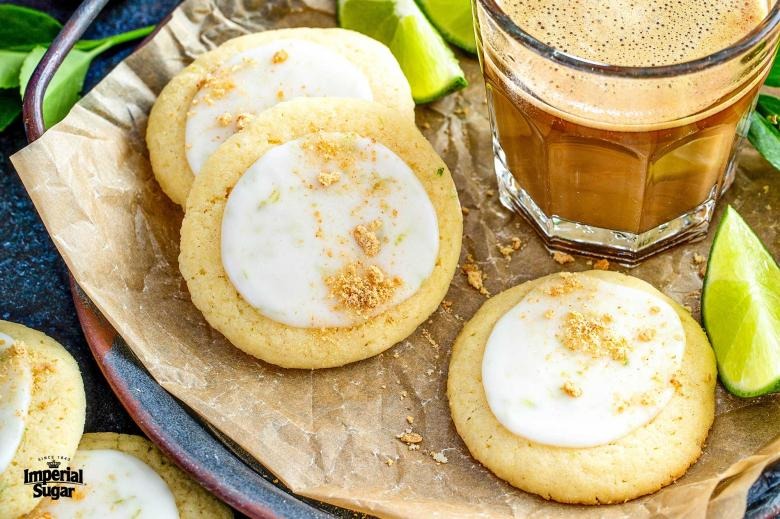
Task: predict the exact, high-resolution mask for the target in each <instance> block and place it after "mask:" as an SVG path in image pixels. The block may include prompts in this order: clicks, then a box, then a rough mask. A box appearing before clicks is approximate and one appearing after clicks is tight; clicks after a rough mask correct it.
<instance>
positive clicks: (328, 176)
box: [317, 170, 341, 187]
mask: <svg viewBox="0 0 780 519" xmlns="http://www.w3.org/2000/svg"><path fill="white" fill-rule="evenodd" d="M340 178H341V171H338V170H336V171H321V172H320V174H319V175H317V180H319V182H320V184H322V185H323V186H325V187H328V186H331V185H333V184H335V183H336V182H338V181H339V179H340Z"/></svg>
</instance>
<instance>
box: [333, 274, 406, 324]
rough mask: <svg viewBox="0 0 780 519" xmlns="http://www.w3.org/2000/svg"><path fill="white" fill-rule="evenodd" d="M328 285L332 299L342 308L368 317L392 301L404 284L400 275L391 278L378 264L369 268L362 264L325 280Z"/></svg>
mask: <svg viewBox="0 0 780 519" xmlns="http://www.w3.org/2000/svg"><path fill="white" fill-rule="evenodd" d="M325 284H326V285H327V287H328V288H329V289H330V295H331V297H333V298H335V299H336V300H337V301H338V302H339V304H340V306H341V307H343V308H344V309H346V310H348V311H351V312H353V313H355V314H357V315H361V316H367V315H368V314H369V313H370V312H372V311H373V310H374V309H376V308H377V307H379V306H380V305H383V304H385V303H387V302H388V301H390V300H391V299H392V298H393V294H394V293H395V290H396V289H397V288H398V287H399V286H401V285H402V284H403V281H402V280H401V278H399V277H397V276H396V277H393V278H387V276H386V275H385V273H384V272H382V269H380V268H379V267H377V266H376V265H370V266H369V267H368V268H366V267H364V266H363V264H362V263H360V262H359V261H358V262H354V263H350V264H349V265H347V266H346V267H344V268H343V269H342V270H341V271H340V272H338V273H337V274H334V275H332V276H328V277H327V278H325Z"/></svg>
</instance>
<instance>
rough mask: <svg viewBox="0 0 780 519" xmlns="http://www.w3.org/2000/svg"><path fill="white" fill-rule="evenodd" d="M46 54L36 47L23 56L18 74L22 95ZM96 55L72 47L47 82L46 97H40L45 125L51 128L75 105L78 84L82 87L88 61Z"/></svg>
mask: <svg viewBox="0 0 780 519" xmlns="http://www.w3.org/2000/svg"><path fill="white" fill-rule="evenodd" d="M45 53H46V49H45V48H43V47H36V48H34V49H33V50H32V52H30V54H28V55H27V58H25V60H24V63H23V64H22V70H21V73H20V75H19V79H20V83H21V89H20V91H21V94H22V96H24V91H25V90H26V89H27V83H28V82H29V81H30V76H32V73H33V70H35V67H36V66H37V65H38V62H39V61H40V60H41V58H42V57H43V55H44V54H45ZM96 55H97V53H95V51H91V52H82V51H80V50H72V51H70V53H69V54H68V56H67V57H66V58H65V61H63V62H62V65H61V66H60V68H59V70H58V71H57V73H56V74H55V75H54V77H53V78H52V80H51V83H49V88H47V89H46V97H44V100H43V119H44V122H45V123H46V128H50V127H51V126H53V125H54V124H57V123H58V122H60V121H61V120H62V119H63V118H64V117H65V116H66V115H67V114H68V112H69V111H70V109H71V108H72V107H73V105H74V104H76V101H78V99H79V92H81V87H83V86H84V78H85V77H86V76H87V70H89V64H90V63H91V62H92V59H93V58H94V57H95V56H96Z"/></svg>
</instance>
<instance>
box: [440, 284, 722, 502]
mask: <svg viewBox="0 0 780 519" xmlns="http://www.w3.org/2000/svg"><path fill="white" fill-rule="evenodd" d="M715 379H716V370H715V359H714V356H713V353H712V349H711V348H710V345H709V343H708V342H707V338H706V336H705V335H704V332H703V331H702V330H701V328H700V327H699V325H698V324H697V323H696V321H694V319H693V318H692V317H691V316H690V314H689V313H688V312H686V311H685V310H684V309H683V308H681V307H680V306H679V305H677V304H676V303H674V302H673V301H672V300H671V299H669V298H667V297H666V296H664V295H663V294H661V293H660V292H658V291H657V290H656V289H655V288H653V287H652V286H651V285H649V284H647V283H645V282H644V281H641V280H639V279H636V278H633V277H629V276H625V275H623V274H618V273H615V272H602V271H589V272H584V273H578V274H571V273H562V274H553V275H550V276H546V277H543V278H540V279H537V280H534V281H529V282H527V283H523V284H522V285H519V286H516V287H514V288H511V289H509V290H507V291H505V292H502V293H500V294H498V295H496V296H495V297H493V298H491V299H489V300H488V301H487V302H486V303H485V304H484V305H483V306H482V308H481V309H480V310H479V311H478V312H477V313H476V315H475V316H474V317H473V318H472V319H471V320H470V321H469V322H468V323H467V324H466V326H465V327H464V328H463V331H462V332H461V333H460V335H459V337H458V339H457V341H456V342H455V345H454V347H453V352H452V359H451V361H450V371H449V378H448V387H447V394H448V397H449V401H450V409H451V412H452V418H453V421H454V422H455V426H456V428H457V430H458V434H460V436H461V437H462V438H463V441H464V442H465V443H466V446H467V447H468V449H469V450H470V451H471V454H472V455H473V456H474V457H475V458H476V459H477V460H479V461H480V462H481V463H482V464H483V465H485V466H486V467H487V468H488V469H490V470H491V471H493V472H494V473H495V474H496V475H497V476H498V477H500V478H502V479H504V480H506V481H507V482H509V483H511V484H512V485H514V486H516V487H518V488H521V489H523V490H526V491H528V492H532V493H535V494H539V495H540V496H542V497H544V498H545V499H553V500H556V501H560V502H564V503H580V504H599V503H617V502H623V501H627V500H629V499H633V498H635V497H638V496H641V495H644V494H648V493H651V492H655V491H656V490H658V489H660V488H661V487H663V486H665V485H668V484H669V483H671V482H673V481H674V480H676V479H677V478H679V477H680V476H682V475H683V474H684V473H685V471H686V470H687V469H688V467H689V466H690V465H692V464H693V463H694V462H695V461H696V460H697V459H698V458H699V456H700V455H701V451H702V446H703V444H704V441H705V439H706V438H707V433H708V431H709V428H710V426H711V425H712V421H713V418H714V412H715V392H714V391H715Z"/></svg>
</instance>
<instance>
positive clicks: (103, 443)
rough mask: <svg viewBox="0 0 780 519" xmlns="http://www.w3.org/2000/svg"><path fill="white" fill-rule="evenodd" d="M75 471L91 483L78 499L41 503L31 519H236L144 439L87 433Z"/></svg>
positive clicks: (77, 494)
mask: <svg viewBox="0 0 780 519" xmlns="http://www.w3.org/2000/svg"><path fill="white" fill-rule="evenodd" d="M71 468H73V469H74V470H78V469H81V470H83V479H84V483H85V485H84V486H83V487H77V488H76V490H75V491H74V496H73V498H72V499H58V500H56V501H54V500H46V501H43V502H41V504H40V505H39V506H38V507H37V508H36V509H35V511H34V512H33V513H32V514H30V518H29V519H37V518H41V519H42V518H45V517H60V516H63V517H109V516H112V517H113V516H120V517H133V518H137V519H144V518H150V519H152V518H153V519H166V518H171V519H177V518H181V519H200V518H204V519H217V518H229V517H233V513H232V512H231V511H230V509H229V508H228V507H227V506H225V505H223V504H222V503H220V502H219V501H218V500H217V499H216V498H214V497H213V496H212V495H211V494H209V493H208V492H206V490H204V489H203V488H202V487H201V486H200V485H198V484H197V483H196V482H195V481H193V480H192V479H191V478H190V477H189V476H188V475H187V474H185V473H184V472H182V471H181V469H179V468H178V467H176V466H175V465H174V464H173V463H171V462H170V461H169V460H168V458H166V457H165V456H164V455H163V454H162V453H161V452H160V451H159V450H158V449H157V447H155V446H154V445H153V444H152V443H151V442H150V441H149V440H147V439H145V438H141V437H140V436H133V435H130V434H116V433H88V434H85V435H84V437H83V438H82V439H81V443H80V444H79V449H78V451H77V452H76V456H75V457H74V458H73V460H72V461H71ZM47 513H48V514H49V515H48V516H47V515H46V514H47Z"/></svg>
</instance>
